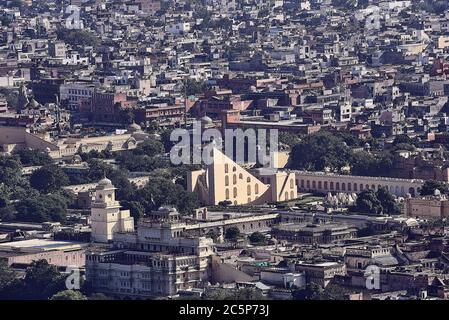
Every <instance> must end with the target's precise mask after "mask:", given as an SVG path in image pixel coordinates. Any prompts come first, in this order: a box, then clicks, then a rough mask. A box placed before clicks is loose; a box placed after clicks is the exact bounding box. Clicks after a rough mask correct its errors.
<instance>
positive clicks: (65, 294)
mask: <svg viewBox="0 0 449 320" xmlns="http://www.w3.org/2000/svg"><path fill="white" fill-rule="evenodd" d="M50 300H87V297H86V296H85V295H84V294H82V293H81V292H79V291H75V290H64V291H60V292H58V293H56V294H54V295H53V296H52V297H51V298H50Z"/></svg>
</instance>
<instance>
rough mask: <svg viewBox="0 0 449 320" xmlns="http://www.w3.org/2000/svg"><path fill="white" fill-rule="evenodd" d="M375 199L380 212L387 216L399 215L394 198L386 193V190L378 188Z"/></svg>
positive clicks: (399, 211)
mask: <svg viewBox="0 0 449 320" xmlns="http://www.w3.org/2000/svg"><path fill="white" fill-rule="evenodd" d="M376 196H377V199H378V200H379V201H380V205H381V206H382V212H383V213H384V214H388V215H398V214H400V213H401V209H400V208H399V206H398V205H397V203H396V200H395V199H394V196H393V195H392V194H391V193H390V191H388V189H387V188H385V187H382V188H379V189H378V190H377V192H376Z"/></svg>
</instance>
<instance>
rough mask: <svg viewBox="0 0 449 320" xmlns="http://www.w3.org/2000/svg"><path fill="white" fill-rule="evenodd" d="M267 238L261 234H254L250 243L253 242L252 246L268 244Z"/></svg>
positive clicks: (250, 238)
mask: <svg viewBox="0 0 449 320" xmlns="http://www.w3.org/2000/svg"><path fill="white" fill-rule="evenodd" d="M266 240H267V239H266V237H265V235H264V234H263V233H261V232H254V233H252V234H251V235H250V236H249V241H251V243H252V244H257V245H262V244H265V242H266Z"/></svg>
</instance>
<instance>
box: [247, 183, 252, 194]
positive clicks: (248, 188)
mask: <svg viewBox="0 0 449 320" xmlns="http://www.w3.org/2000/svg"><path fill="white" fill-rule="evenodd" d="M246 193H247V195H248V196H250V195H251V185H250V184H249V185H248V186H247V187H246Z"/></svg>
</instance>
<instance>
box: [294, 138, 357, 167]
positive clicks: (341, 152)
mask: <svg viewBox="0 0 449 320" xmlns="http://www.w3.org/2000/svg"><path fill="white" fill-rule="evenodd" d="M350 158H351V152H350V149H349V147H348V146H347V145H346V143H345V142H344V141H343V140H342V139H341V138H338V137H336V136H334V135H332V134H331V133H329V132H325V131H323V132H321V131H320V132H317V133H314V134H311V135H308V136H306V137H305V138H304V139H303V140H302V141H301V142H300V143H299V144H297V145H296V146H295V147H294V148H293V151H292V166H293V168H295V169H305V170H311V171H317V170H324V169H325V168H326V167H329V168H330V169H331V170H332V171H340V169H341V168H342V167H344V166H345V165H347V164H348V163H349V161H350Z"/></svg>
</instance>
